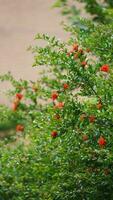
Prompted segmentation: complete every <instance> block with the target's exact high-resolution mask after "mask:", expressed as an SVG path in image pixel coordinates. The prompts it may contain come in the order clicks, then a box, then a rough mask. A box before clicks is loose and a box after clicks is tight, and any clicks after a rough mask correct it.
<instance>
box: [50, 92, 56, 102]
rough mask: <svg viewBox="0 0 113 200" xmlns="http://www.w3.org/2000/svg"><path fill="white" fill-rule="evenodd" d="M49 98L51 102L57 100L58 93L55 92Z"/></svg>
mask: <svg viewBox="0 0 113 200" xmlns="http://www.w3.org/2000/svg"><path fill="white" fill-rule="evenodd" d="M51 98H52V100H53V101H55V100H56V99H57V98H58V93H57V92H53V93H52V95H51Z"/></svg>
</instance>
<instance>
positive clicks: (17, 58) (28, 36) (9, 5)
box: [0, 0, 66, 103]
mask: <svg viewBox="0 0 113 200" xmlns="http://www.w3.org/2000/svg"><path fill="white" fill-rule="evenodd" d="M53 2H54V1H53V0H0V74H4V73H6V72H8V71H11V73H12V74H13V75H14V76H15V77H16V78H24V79H32V80H33V79H36V78H37V76H38V70H37V69H36V68H32V67H31V66H32V63H33V56H32V54H31V53H30V52H28V51H27V50H26V49H27V47H28V46H29V45H31V44H33V38H34V35H35V34H36V33H38V32H40V33H49V34H50V35H55V36H57V37H58V38H61V39H65V38H66V34H65V33H64V31H63V29H62V27H61V25H60V22H61V20H62V17H61V16H60V13H59V10H57V9H52V8H51V6H52V4H53ZM0 87H1V88H2V89H6V87H7V85H6V84H5V85H3V84H2V85H0ZM3 101H5V99H4V98H3V97H2V95H0V103H1V102H2V103H3Z"/></svg>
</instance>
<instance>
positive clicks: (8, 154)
mask: <svg viewBox="0 0 113 200" xmlns="http://www.w3.org/2000/svg"><path fill="white" fill-rule="evenodd" d="M65 29H66V30H67V31H70V32H71V37H70V39H69V41H66V42H61V41H59V40H57V39H56V38H55V37H49V36H48V35H44V34H37V35H36V37H35V39H36V40H37V41H38V40H43V41H45V46H44V47H40V46H39V45H37V46H34V47H30V50H32V52H33V54H34V63H33V67H37V66H41V65H45V67H46V74H44V76H43V77H42V79H41V80H40V81H36V82H28V81H25V80H19V81H16V80H15V79H14V78H13V77H12V76H11V75H10V74H8V75H4V76H2V77H0V79H1V80H2V81H5V80H8V81H11V83H12V85H13V86H14V89H12V91H10V95H12V96H13V97H12V98H11V101H12V103H11V108H10V110H8V113H10V115H11V117H12V116H13V119H14V124H13V125H12V128H13V127H14V128H15V135H18V134H19V137H20V139H21V140H20V139H19V138H17V139H16V141H13V142H12V143H10V142H9V143H8V144H7V145H6V144H5V143H4V141H1V143H0V149H1V151H0V152H1V153H0V156H1V166H0V197H1V199H3V200H7V199H11V200H15V199H16V200H21V199H22V200H27V199H30V200H35V199H39V200H75V199H77V200H95V199H97V200H100V199H105V200H106V199H111V200H112V199H113V192H112V191H113V179H112V176H113V154H112V150H113V147H112V146H113V134H112V132H113V97H112V96H113V84H112V82H113V71H112V49H113V48H112V47H113V45H112V33H113V29H112V24H107V25H104V24H100V23H99V24H98V26H97V24H95V23H93V22H91V21H88V20H80V21H79V25H78V26H77V25H76V26H65ZM94 55H96V57H94ZM4 110H5V112H4ZM6 111H7V109H6V108H5V109H3V111H2V112H4V119H5V118H7V112H6ZM5 113H6V114H5ZM7 120H8V121H9V122H11V120H10V119H8V118H7ZM9 122H8V123H9Z"/></svg>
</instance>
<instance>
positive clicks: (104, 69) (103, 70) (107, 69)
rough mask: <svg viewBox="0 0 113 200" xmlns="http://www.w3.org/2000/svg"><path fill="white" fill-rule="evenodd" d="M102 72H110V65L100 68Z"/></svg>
mask: <svg viewBox="0 0 113 200" xmlns="http://www.w3.org/2000/svg"><path fill="white" fill-rule="evenodd" d="M100 71H102V72H109V65H103V66H102V67H101V68H100Z"/></svg>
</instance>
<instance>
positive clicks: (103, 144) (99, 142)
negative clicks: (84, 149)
mask: <svg viewBox="0 0 113 200" xmlns="http://www.w3.org/2000/svg"><path fill="white" fill-rule="evenodd" d="M98 144H99V146H100V147H104V146H105V145H106V140H105V139H104V137H102V136H100V138H99V139H98Z"/></svg>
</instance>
